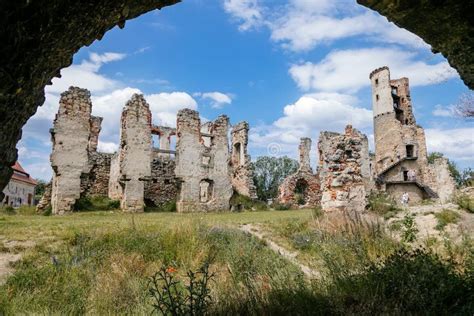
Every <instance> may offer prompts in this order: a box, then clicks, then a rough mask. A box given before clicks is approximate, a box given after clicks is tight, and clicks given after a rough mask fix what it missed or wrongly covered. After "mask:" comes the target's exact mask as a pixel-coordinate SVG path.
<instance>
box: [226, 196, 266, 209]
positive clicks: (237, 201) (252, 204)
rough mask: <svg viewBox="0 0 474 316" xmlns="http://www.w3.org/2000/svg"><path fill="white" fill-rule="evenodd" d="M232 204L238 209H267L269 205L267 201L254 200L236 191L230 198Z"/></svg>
mask: <svg viewBox="0 0 474 316" xmlns="http://www.w3.org/2000/svg"><path fill="white" fill-rule="evenodd" d="M230 205H231V206H232V208H233V209H234V210H236V211H241V210H252V211H266V210H268V206H267V204H266V203H265V202H263V201H259V200H253V199H251V198H249V197H248V196H245V195H242V194H239V193H236V192H234V194H233V195H232V198H231V199H230Z"/></svg>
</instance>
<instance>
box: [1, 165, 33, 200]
mask: <svg viewBox="0 0 474 316" xmlns="http://www.w3.org/2000/svg"><path fill="white" fill-rule="evenodd" d="M12 168H13V175H12V178H11V179H10V182H9V183H8V185H7V186H6V187H5V189H3V193H4V194H5V198H4V199H3V201H2V202H1V203H0V205H8V206H13V207H19V206H21V205H29V206H31V205H34V200H35V188H36V184H37V183H36V181H35V179H33V178H32V177H30V175H29V173H27V172H26V171H25V169H23V167H22V166H21V165H20V163H19V162H18V161H17V162H16V163H15V165H14V166H13V167H12Z"/></svg>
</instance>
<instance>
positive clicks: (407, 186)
mask: <svg viewBox="0 0 474 316" xmlns="http://www.w3.org/2000/svg"><path fill="white" fill-rule="evenodd" d="M386 192H387V193H388V195H390V196H391V197H392V198H393V199H394V200H395V202H396V203H397V204H401V202H402V195H403V194H404V193H408V197H409V199H408V204H409V205H414V204H419V203H421V201H422V200H423V199H425V198H426V195H425V193H424V192H423V191H422V190H421V189H420V188H419V187H418V186H416V185H415V184H413V183H397V184H387V185H386Z"/></svg>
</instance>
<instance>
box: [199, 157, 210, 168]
mask: <svg viewBox="0 0 474 316" xmlns="http://www.w3.org/2000/svg"><path fill="white" fill-rule="evenodd" d="M201 162H202V164H203V165H204V166H209V165H210V164H211V157H210V156H202V157H201Z"/></svg>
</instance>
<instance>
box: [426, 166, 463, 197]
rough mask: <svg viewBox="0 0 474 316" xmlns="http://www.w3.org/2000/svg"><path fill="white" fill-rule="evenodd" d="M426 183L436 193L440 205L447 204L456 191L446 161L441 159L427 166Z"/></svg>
mask: <svg viewBox="0 0 474 316" xmlns="http://www.w3.org/2000/svg"><path fill="white" fill-rule="evenodd" d="M426 178H427V180H426V183H427V184H428V185H429V186H430V187H431V188H432V189H433V190H435V191H436V192H437V193H438V196H439V200H440V202H441V203H446V202H449V201H450V200H451V199H452V198H453V196H454V193H455V191H456V182H455V181H454V178H453V176H452V175H451V172H450V171H449V165H448V159H447V158H444V157H441V158H437V159H435V160H434V162H433V163H432V164H431V163H430V164H428V176H427V177H426Z"/></svg>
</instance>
